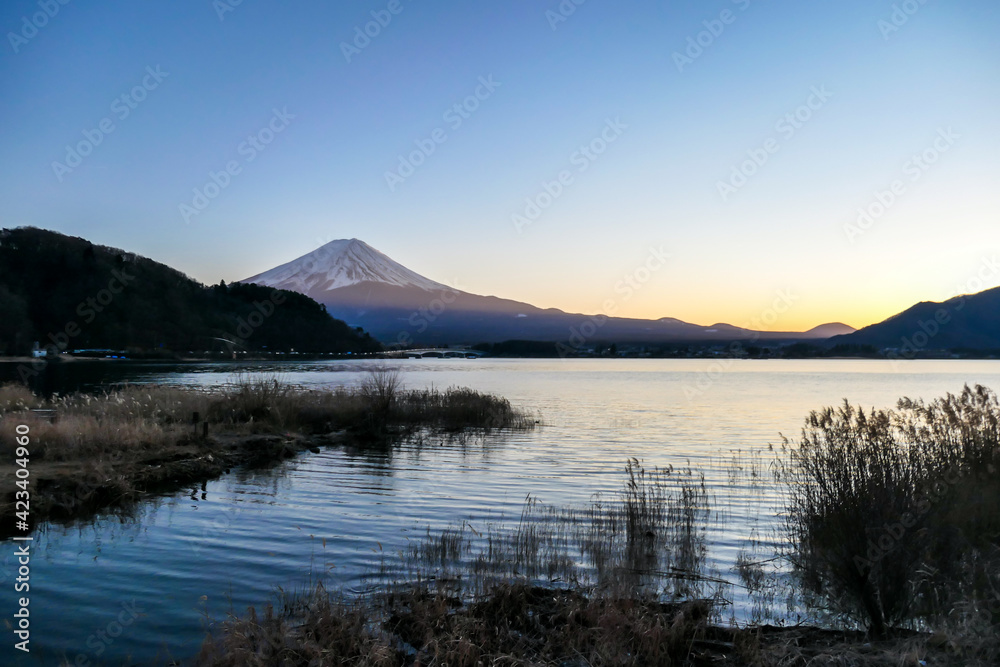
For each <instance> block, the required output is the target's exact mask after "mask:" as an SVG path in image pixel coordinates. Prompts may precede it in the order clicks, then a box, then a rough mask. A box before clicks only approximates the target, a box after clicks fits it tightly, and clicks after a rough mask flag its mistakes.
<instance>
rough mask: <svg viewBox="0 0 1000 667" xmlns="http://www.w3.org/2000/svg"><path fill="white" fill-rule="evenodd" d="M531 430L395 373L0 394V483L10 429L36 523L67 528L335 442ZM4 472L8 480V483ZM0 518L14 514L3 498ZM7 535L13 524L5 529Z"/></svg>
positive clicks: (483, 399)
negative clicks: (319, 384)
mask: <svg viewBox="0 0 1000 667" xmlns="http://www.w3.org/2000/svg"><path fill="white" fill-rule="evenodd" d="M534 424H535V420H534V419H533V418H530V417H529V416H528V415H527V414H525V413H523V412H522V411H520V410H517V409H515V408H513V407H512V406H511V405H510V403H509V402H508V401H507V400H506V399H504V398H501V397H498V396H494V395H491V394H484V393H480V392H477V391H474V390H471V389H463V388H450V389H446V390H443V391H441V390H436V389H427V390H405V389H404V388H403V387H402V384H401V382H400V379H399V376H398V374H397V373H396V371H394V370H392V369H386V368H379V369H376V370H375V371H373V372H372V373H371V374H370V375H369V376H368V377H367V378H366V379H365V381H364V382H363V383H362V385H361V386H360V387H357V388H343V387H339V388H337V389H335V390H332V391H316V390H307V389H302V388H299V387H294V386H292V385H289V384H288V383H287V382H284V381H282V379H281V378H279V377H275V376H271V375H251V374H243V375H238V376H236V377H234V378H233V380H232V382H231V383H230V384H229V385H228V386H226V387H222V388H217V389H209V390H205V391H199V390H194V389H181V388H176V387H165V386H142V385H129V386H125V387H121V388H117V389H112V390H108V391H106V392H104V393H101V394H96V395H95V394H82V393H80V394H72V395H68V396H53V397H52V398H50V399H42V398H40V397H38V396H36V395H34V394H32V393H31V392H30V391H29V390H27V389H26V388H24V387H23V386H22V385H17V384H9V385H3V386H0V452H2V453H4V454H5V456H4V458H3V460H4V461H6V462H7V463H2V464H0V473H3V474H4V475H5V478H6V479H9V480H13V479H14V475H13V469H12V468H11V465H12V463H10V462H13V460H14V456H13V453H14V451H15V449H16V443H15V441H14V437H15V435H14V434H15V427H16V426H17V425H25V426H27V427H28V428H29V429H30V433H31V443H32V444H31V448H30V450H31V462H32V483H33V484H34V485H35V487H34V491H33V493H32V497H31V500H32V513H31V514H32V518H33V519H34V520H35V521H43V520H47V519H74V518H81V517H85V516H87V515H89V514H92V513H94V512H97V511H100V510H103V509H109V508H115V507H128V505H129V504H130V503H132V502H133V501H135V500H136V499H138V498H139V497H141V496H142V495H143V494H144V493H147V492H153V491H169V490H172V489H176V488H180V487H181V486H182V485H183V484H185V483H188V482H192V481H203V480H207V479H211V478H213V477H216V476H218V475H219V474H221V473H223V472H224V471H226V470H227V469H229V468H231V467H235V466H239V465H263V464H268V463H271V462H275V461H280V460H282V459H284V458H289V457H291V456H294V455H295V453H296V452H298V451H301V450H305V449H311V450H316V449H317V448H318V447H320V446H323V445H329V444H335V443H353V444H362V445H364V444H365V443H368V444H369V445H370V444H379V445H381V446H391V445H392V443H395V442H399V441H400V439H402V438H405V437H407V436H409V435H413V434H418V433H427V432H430V433H434V432H447V433H467V432H469V431H490V430H504V429H530V428H532V427H533V426H534ZM7 473H10V474H7ZM3 493H4V495H3V502H2V504H0V519H5V518H7V517H8V516H12V513H13V512H14V507H15V503H14V488H13V484H12V483H11V484H9V485H7V486H6V488H4V490H3ZM0 525H2V526H8V525H13V521H12V520H11V521H6V520H3V521H2V522H0Z"/></svg>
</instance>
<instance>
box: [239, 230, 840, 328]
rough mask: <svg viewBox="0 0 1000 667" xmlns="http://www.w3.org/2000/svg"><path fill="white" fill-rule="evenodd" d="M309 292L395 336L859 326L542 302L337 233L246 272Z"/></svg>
mask: <svg viewBox="0 0 1000 667" xmlns="http://www.w3.org/2000/svg"><path fill="white" fill-rule="evenodd" d="M240 282H243V283H257V284H261V285H266V286H269V287H278V288H281V289H289V290H295V291H298V292H301V293H303V294H306V295H308V296H309V297H311V298H313V299H315V300H316V301H318V302H320V303H322V304H324V305H325V306H326V308H327V310H328V311H329V312H330V313H331V314H332V315H334V316H335V317H337V318H339V319H342V320H344V321H346V322H348V323H349V324H351V325H353V326H360V327H363V328H364V329H365V330H366V331H368V332H369V333H371V334H372V336H374V337H375V338H377V339H379V340H381V341H383V342H385V343H389V344H401V345H410V344H415V343H423V344H433V345H439V344H461V343H465V344H475V343H495V342H501V341H504V340H512V339H520V340H538V341H573V340H576V341H578V342H580V344H582V345H583V344H590V343H595V342H599V341H618V342H632V343H662V342H706V341H719V342H728V341H734V340H812V339H818V338H827V337H829V336H831V335H835V334H841V333H847V332H850V331H853V329H852V328H851V327H848V326H847V325H845V324H840V323H831V324H824V325H821V326H819V327H816V328H814V329H812V330H810V331H808V332H766V331H761V332H756V331H751V330H747V329H743V328H740V327H736V326H733V325H730V324H722V323H720V324H715V325H712V326H709V327H706V326H701V325H697V324H691V323H688V322H683V321H681V320H678V319H676V318H670V317H664V318H660V319H658V320H643V319H638V318H620V317H606V316H603V315H586V314H577V313H566V312H564V311H561V310H558V309H555V308H548V309H542V308H538V307H536V306H533V305H531V304H528V303H523V302H519V301H514V300H511V299H503V298H500V297H495V296H481V295H478V294H472V293H469V292H465V291H462V290H458V289H455V288H452V287H449V286H447V285H444V284H441V283H439V282H436V281H434V280H431V279H429V278H426V277H424V276H422V275H420V274H419V273H417V272H415V271H412V270H411V269H409V268H407V267H405V266H403V265H402V264H400V263H399V262H396V261H395V260H393V259H391V258H390V257H388V256H387V255H385V254H384V253H381V252H379V251H378V250H376V249H375V248H372V247H371V246H369V245H368V244H367V243H365V242H364V241H361V240H358V239H342V240H337V241H331V242H330V243H327V244H326V245H324V246H321V247H320V248H318V249H316V250H314V251H313V252H311V253H308V254H306V255H303V256H302V257H299V258H297V259H294V260H292V261H290V262H286V263H284V264H281V265H280V266H277V267H275V268H273V269H270V270H268V271H264V272H262V273H259V274H256V275H254V276H251V277H249V278H245V279H243V280H242V281H240Z"/></svg>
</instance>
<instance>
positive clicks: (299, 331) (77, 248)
mask: <svg viewBox="0 0 1000 667" xmlns="http://www.w3.org/2000/svg"><path fill="white" fill-rule="evenodd" d="M35 342H38V343H39V344H40V346H41V347H43V348H48V349H49V350H50V351H52V350H53V349H58V350H60V351H61V350H67V349H68V350H73V349H92V348H102V349H114V350H123V351H129V352H133V353H157V352H161V353H171V352H178V353H186V352H188V351H195V352H199V351H224V352H228V351H230V350H237V351H243V350H245V351H250V352H253V351H261V350H267V351H270V352H278V351H281V352H289V351H292V350H295V351H299V352H371V351H377V350H379V349H381V346H380V344H379V343H378V342H376V341H375V340H373V339H372V338H371V337H370V336H369V335H368V334H366V333H364V332H363V331H361V330H360V329H352V328H351V327H349V326H348V325H347V324H345V323H344V322H342V321H340V320H336V319H334V318H333V317H331V316H330V315H329V314H328V313H327V312H326V309H325V308H324V307H323V306H322V305H320V304H318V303H316V302H315V301H313V300H312V299H310V298H309V297H307V296H303V295H301V294H298V293H295V292H288V291H284V290H273V289H270V288H267V287H261V286H258V285H243V284H232V285H226V284H225V283H221V284H219V285H216V286H213V287H206V286H205V285H202V284H201V283H199V282H196V281H195V280H192V279H191V278H189V277H187V276H185V275H184V274H182V273H180V272H179V271H176V270H174V269H172V268H170V267H168V266H165V265H163V264H159V263H157V262H154V261H152V260H150V259H147V258H145V257H140V256H138V255H135V254H132V253H127V252H124V251H122V250H118V249H116V248H109V247H105V246H98V245H94V244H92V243H90V242H89V241H86V240H85V239H81V238H76V237H69V236H64V235H62V234H58V233H55V232H50V231H45V230H41V229H35V228H31V227H26V228H18V229H4V230H0V354H8V355H10V354H26V353H29V352H30V351H31V350H32V349H33V346H34V343H35Z"/></svg>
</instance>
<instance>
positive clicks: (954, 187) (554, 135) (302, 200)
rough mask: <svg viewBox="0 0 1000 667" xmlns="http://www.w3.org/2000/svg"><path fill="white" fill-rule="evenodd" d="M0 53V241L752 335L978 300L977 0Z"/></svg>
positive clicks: (139, 22) (71, 10)
mask: <svg viewBox="0 0 1000 667" xmlns="http://www.w3.org/2000/svg"><path fill="white" fill-rule="evenodd" d="M0 30H2V32H3V33H4V40H3V43H2V44H0V84H2V90H3V93H4V94H3V96H2V99H0V125H2V127H3V132H2V133H0V226H2V227H18V226H25V225H32V226H36V227H41V228H45V229H52V230H56V231H59V232H63V233H66V234H71V235H74V236H81V237H84V238H87V239H89V240H91V241H94V242H95V243H100V244H104V245H111V246H114V247H119V248H124V249H126V250H129V251H132V252H136V253H139V254H141V255H145V256H148V257H151V258H153V259H155V260H157V261H160V262H164V263H166V264H168V265H171V266H173V267H175V268H177V269H179V270H181V271H183V272H185V273H187V274H188V275H190V276H192V277H194V278H196V279H198V280H200V281H202V282H204V283H208V284H211V283H217V282H218V281H220V280H226V281H227V282H228V281H233V280H239V279H242V278H246V277H248V276H250V275H254V274H257V273H260V272H262V271H265V270H267V269H269V268H272V267H274V266H276V265H279V264H282V263H284V262H287V261H289V260H292V259H294V258H296V257H298V256H300V255H303V254H305V253H308V252H310V251H311V250H314V249H315V248H316V247H318V246H320V245H322V244H323V243H325V242H327V241H331V240H334V239H340V238H359V239H362V240H364V241H366V242H367V243H369V244H370V245H372V246H374V247H375V248H377V249H379V250H381V251H382V252H384V253H386V254H387V255H389V256H390V257H392V258H393V259H395V260H396V261H398V262H400V263H402V264H404V265H405V266H407V267H409V268H411V269H413V270H414V271H417V272H418V273H421V274H423V275H425V276H427V277H429V278H431V279H433V280H436V281H438V282H442V283H446V284H448V285H451V286H454V287H457V288H459V289H462V290H465V291H469V292H474V293H478V294H491V295H497V296H501V297H506V298H511V299H517V300H520V301H526V302H529V303H532V304H534V305H537V306H541V307H556V308H561V309H563V310H566V311H570V312H583V313H596V312H601V311H604V310H606V306H607V305H608V304H609V303H610V304H612V305H613V306H614V310H615V314H616V315H624V316H631V317H647V318H659V317H676V318H679V319H682V320H685V321H689V322H694V323H699V324H706V325H707V324H711V323H716V322H729V323H732V324H736V325H745V324H748V323H752V322H756V323H757V326H756V328H761V329H771V330H803V329H806V328H809V327H812V326H815V325H818V324H821V323H823V322H832V321H841V322H845V323H847V324H851V325H853V326H857V327H860V326H863V325H867V324H871V323H873V322H877V321H880V320H882V319H884V318H886V317H888V316H890V315H892V314H894V313H896V312H898V311H900V310H903V309H905V308H907V307H908V306H910V305H912V304H914V303H916V302H919V301H927V300H933V301H940V300H944V299H947V298H949V297H951V296H954V295H957V294H960V293H969V292H975V291H979V290H981V289H985V288H989V287H993V286H996V285H1000V265H998V264H997V262H996V259H997V257H998V255H1000V253H998V252H997V251H998V245H1000V244H998V240H1000V239H998V232H997V222H998V220H1000V188H998V187H997V181H998V176H1000V161H998V159H997V155H998V154H1000V114H998V113H997V109H998V107H1000V42H998V41H997V40H996V35H997V34H1000V6H998V4H997V3H996V2H995V0H955V1H953V2H945V1H944V0H906V1H905V2H899V1H893V0H797V1H791V0H785V1H779V0H772V1H770V2H764V1H763V0H699V1H697V2H696V1H688V2H652V1H647V0H635V1H632V2H610V1H609V0H562V1H561V2H560V1H558V0H532V1H522V0H504V1H503V2H498V1H494V2H486V1H482V2H458V1H455V0H439V1H436V2H430V1H426V0H374V1H371V2H361V1H345V2H319V1H315V0H300V1H299V2H295V3H274V2H266V1H265V0H242V1H240V0H177V1H173V2H165V1H160V2H142V3H137V2H125V1H116V0H106V1H103V2H99V3H87V2H82V1H81V0H6V1H5V2H4V3H3V4H2V7H0ZM623 281H625V282H628V281H631V284H632V285H633V287H634V289H632V288H630V289H628V290H625V289H621V285H622V282H623ZM776 303H778V304H782V305H781V307H780V308H776V307H775V304H776ZM779 311H780V312H779Z"/></svg>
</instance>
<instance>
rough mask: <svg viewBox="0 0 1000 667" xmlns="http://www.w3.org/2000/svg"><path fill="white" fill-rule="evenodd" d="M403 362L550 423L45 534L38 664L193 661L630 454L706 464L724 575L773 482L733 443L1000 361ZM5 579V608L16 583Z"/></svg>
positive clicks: (348, 458) (116, 374)
mask: <svg viewBox="0 0 1000 667" xmlns="http://www.w3.org/2000/svg"><path fill="white" fill-rule="evenodd" d="M2 366H3V365H2V364H0V367H2ZM66 366H67V368H66V369H65V375H63V376H60V377H59V378H58V379H59V380H60V381H62V382H64V383H66V384H64V385H61V387H60V389H59V391H66V390H68V389H69V388H70V387H71V384H72V383H76V386H95V385H99V384H101V383H111V382H121V381H126V380H127V381H130V382H157V383H171V384H186V385H200V386H206V385H211V384H218V383H222V382H225V381H226V379H227V378H228V377H230V376H231V374H232V373H233V372H234V371H235V370H238V369H239V368H242V367H245V365H237V364H228V365H217V364H201V365H168V364H115V363H107V364H89V365H83V364H79V365H77V366H76V368H75V369H71V368H69V366H70V364H67V365H66ZM400 366H401V368H402V369H403V373H404V381H405V384H406V386H407V387H409V388H419V387H426V386H431V385H433V386H437V387H447V386H451V385H459V386H469V387H472V388H475V389H478V390H481V391H487V392H493V393H497V394H500V395H503V396H505V397H507V398H509V399H510V400H511V402H512V403H513V404H515V405H517V406H521V407H525V408H528V409H529V410H532V411H537V412H538V413H540V415H542V417H543V418H544V419H543V421H544V424H543V425H542V428H539V429H536V430H535V431H534V432H529V433H513V434H501V435H489V436H481V437H474V438H464V439H463V438H447V437H446V438H429V437H428V438H426V439H424V440H420V439H417V438H415V439H410V440H403V441H399V442H395V443H394V444H393V445H392V446H389V447H381V448H371V447H360V446H357V445H353V446H350V447H342V448H330V449H324V450H323V451H321V452H320V453H319V454H304V455H302V456H300V457H298V458H296V459H293V460H289V461H286V462H284V463H282V464H281V465H280V466H278V467H276V468H273V469H266V470H260V469H257V470H250V469H241V470H234V471H233V472H232V473H231V474H229V475H227V476H225V477H224V478H222V479H218V480H214V481H209V482H207V483H206V484H205V485H200V484H199V485H194V486H192V487H190V488H185V489H184V490H183V491H182V492H180V493H178V494H174V495H172V496H169V497H162V498H158V499H155V500H153V501H150V502H148V503H144V504H142V505H141V506H139V507H138V508H136V511H137V513H135V514H133V515H130V516H127V517H121V516H105V517H102V518H100V519H98V520H97V521H95V522H93V523H91V524H87V525H73V526H67V527H60V526H46V527H43V528H42V529H41V531H40V532H39V533H38V536H37V538H36V540H37V544H36V553H37V554H38V556H39V558H38V559H37V562H36V561H33V563H32V565H33V570H32V577H33V579H32V583H33V584H35V583H36V582H37V588H36V587H35V586H34V585H33V586H32V591H31V592H32V595H33V598H32V601H33V602H32V604H33V607H32V614H33V628H34V629H35V630H36V631H37V634H33V636H34V637H37V638H38V645H37V652H36V650H35V648H36V647H35V646H34V645H33V647H32V648H33V652H32V655H31V656H30V658H29V660H31V661H34V662H36V664H55V663H57V662H58V660H59V659H60V658H61V657H63V656H68V657H69V658H70V659H73V658H74V657H75V656H76V655H78V654H81V653H82V654H84V655H86V656H89V659H90V660H91V661H92V662H95V663H98V662H107V663H109V664H116V663H119V662H122V660H123V659H124V658H125V657H126V656H128V655H132V656H134V657H135V662H139V663H146V662H148V661H149V658H151V657H152V656H155V655H157V654H158V653H162V650H163V649H164V647H169V649H170V652H171V654H172V655H174V656H178V657H184V656H191V655H193V654H194V653H196V652H197V649H198V646H199V644H200V642H201V640H202V637H203V632H202V619H203V617H204V614H205V613H210V614H211V615H212V616H214V617H217V618H221V617H224V616H225V615H226V614H227V613H228V612H230V611H235V612H239V611H242V610H243V609H245V608H246V606H248V605H250V604H254V605H257V604H260V603H261V602H262V601H266V600H268V599H270V598H271V596H272V594H273V592H274V588H275V587H276V586H282V587H285V588H286V589H289V588H296V587H302V586H304V585H305V583H306V582H308V581H310V579H315V578H317V577H319V576H325V575H329V577H330V578H331V581H332V582H333V583H334V584H336V585H340V586H344V587H345V588H346V589H347V590H348V591H354V592H357V591H361V590H364V587H365V580H364V574H365V573H366V572H370V571H371V569H372V568H373V567H377V566H378V563H379V562H380V561H381V559H382V557H383V556H385V557H387V558H388V557H390V556H392V557H395V554H397V553H398V552H400V551H404V552H405V551H406V550H407V549H408V547H409V545H410V544H411V543H413V542H414V541H415V540H417V539H419V538H420V537H422V536H424V535H426V532H427V528H428V527H430V529H431V530H432V532H437V531H441V530H444V529H446V528H447V527H448V526H451V525H454V524H456V522H461V521H462V520H463V519H468V520H469V521H471V522H473V523H474V525H476V526H480V525H482V524H484V523H487V522H496V521H499V520H502V519H503V518H506V519H507V520H508V521H510V520H516V517H518V516H520V512H521V509H522V507H523V504H524V499H525V497H526V496H527V495H528V494H531V495H532V497H537V498H538V499H539V500H540V501H541V502H543V503H545V504H546V505H550V506H558V507H563V506H569V507H586V506H588V504H589V503H590V502H591V498H592V496H593V494H595V493H598V492H601V493H603V494H605V495H606V496H608V495H611V494H614V493H615V492H617V491H618V490H619V488H620V485H621V470H622V466H623V463H624V461H625V460H626V459H628V458H629V457H633V456H634V457H637V458H639V459H642V460H644V462H645V464H646V465H647V466H661V467H662V466H667V465H674V466H677V467H688V462H690V467H692V468H693V469H695V470H696V471H701V472H704V473H705V490H706V493H707V494H708V496H709V499H710V504H711V506H712V508H713V510H714V511H717V512H719V513H720V514H724V515H725V517H726V519H725V521H720V522H718V523H717V524H714V525H710V526H708V527H707V530H706V534H705V539H706V543H707V545H708V552H707V554H706V561H705V564H706V567H707V568H709V569H715V570H718V571H719V572H724V573H728V572H730V571H731V568H732V566H733V565H734V564H735V563H736V562H737V559H738V556H739V553H740V550H741V549H742V548H744V547H745V546H746V540H747V538H748V536H755V537H756V538H759V540H760V541H762V542H766V541H767V540H768V539H769V531H770V530H771V529H772V528H773V525H774V519H773V517H774V512H773V511H772V510H771V508H770V503H772V501H773V500H774V497H773V496H772V495H769V492H768V490H767V489H766V488H764V487H763V486H762V485H761V484H759V483H758V482H755V481H753V479H754V478H753V477H752V475H750V474H749V472H748V473H747V475H742V476H732V475H730V474H729V469H730V463H731V459H732V458H733V456H734V454H733V452H737V451H743V452H747V451H749V450H750V449H752V448H763V449H764V450H765V451H766V447H767V445H768V444H769V443H777V442H779V441H780V438H779V433H786V434H789V435H795V434H796V433H797V432H798V430H799V428H800V426H801V424H802V420H803V418H804V417H805V415H806V414H808V412H809V411H810V410H813V409H816V408H819V407H822V406H824V405H832V404H837V403H839V402H840V401H841V399H843V398H844V397H850V398H851V399H852V400H853V401H854V402H859V403H862V404H864V405H866V406H872V405H874V406H889V405H893V404H895V402H896V400H897V399H898V398H899V397H900V396H902V395H910V396H924V397H934V396H938V395H941V394H943V393H944V392H946V391H957V390H959V389H961V386H962V385H963V384H964V383H966V382H981V383H985V384H990V385H992V386H994V387H998V386H1000V365H998V364H996V363H991V362H951V363H938V362H928V364H926V365H920V364H918V365H916V366H906V368H905V369H904V370H905V372H900V373H893V372H891V370H890V369H888V368H887V367H886V366H885V365H880V364H879V363H878V362H872V363H864V362H857V363H856V362H844V363H840V364H838V363H835V362H829V361H826V362H773V363H772V362H750V363H737V364H734V365H733V366H732V369H731V370H729V371H727V372H726V373H723V374H721V375H720V376H719V377H718V378H716V380H715V382H714V384H713V385H712V386H711V388H710V389H708V390H706V391H705V392H704V393H702V394H700V395H698V396H695V397H689V396H688V395H686V394H685V391H684V389H685V387H688V386H691V384H692V382H696V381H697V378H699V377H700V376H701V374H703V373H704V372H705V364H704V362H698V361H697V360H676V361H674V360H671V361H663V362H659V361H643V360H620V361H619V360H565V361H562V360H485V359H481V360H454V361H449V360H435V361H434V362H433V363H432V362H429V361H421V360H414V361H413V363H402V364H400ZM263 367H265V368H269V369H270V370H278V371H280V372H281V373H282V374H283V375H284V376H285V377H287V378H288V379H289V381H291V382H294V383H296V384H301V385H304V386H309V387H316V388H321V387H332V386H338V385H350V384H354V383H358V382H360V380H361V378H362V377H363V372H364V368H365V364H364V363H341V362H338V363H332V362H329V363H328V362H317V363H309V364H294V363H293V364H279V365H271V366H267V365H264V366H263ZM4 372H6V371H4ZM60 372H62V371H60ZM749 468H750V467H749V465H748V467H747V470H748V471H749ZM754 515H757V516H759V517H760V518H759V520H758V521H757V523H756V524H754V523H751V521H752V520H751V518H750V517H752V516H754ZM123 518H124V522H123ZM7 553H9V550H5V554H4V555H6V554H7ZM5 568H6V569H9V568H10V563H9V562H8V561H5V560H3V559H0V572H3V571H4V569H5ZM3 589H4V591H5V592H4V593H3V596H6V597H3V596H0V597H2V602H3V603H4V604H7V603H8V602H9V601H10V600H9V598H10V597H11V596H12V595H13V591H12V587H10V586H7V585H5V586H4V587H3ZM741 595H742V594H741V593H739V589H737V591H736V592H735V593H734V597H733V601H734V605H733V606H734V608H738V609H741V610H742V611H740V613H741V614H744V613H745V614H751V613H754V612H753V608H752V602H751V601H750V600H749V599H748V598H744V597H741ZM203 597H204V598H205V599H202V598H203ZM132 598H135V599H136V601H137V602H138V604H139V605H140V606H142V607H143V608H144V611H143V614H144V615H143V616H140V618H139V619H138V620H137V621H136V622H135V623H134V624H133V625H132V626H130V627H129V629H128V631H127V632H124V633H123V634H122V635H121V637H119V638H118V639H116V641H115V642H114V643H113V644H112V645H110V646H106V647H105V649H104V652H103V653H102V655H101V656H100V657H99V658H98V657H97V656H95V651H96V649H93V648H89V647H88V644H87V640H88V637H90V635H92V634H94V633H95V631H96V630H97V629H99V628H101V627H103V625H106V624H107V623H108V622H109V621H110V620H111V619H112V618H113V617H114V615H115V614H117V613H118V612H120V610H121V604H122V602H129V601H130V600H131V599H132ZM777 599H779V600H780V597H779V598H777ZM10 606H12V605H10ZM778 606H779V607H780V604H779V605H778ZM761 613H763V611H762V612H761ZM26 664H31V663H30V662H28V663H26Z"/></svg>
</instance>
